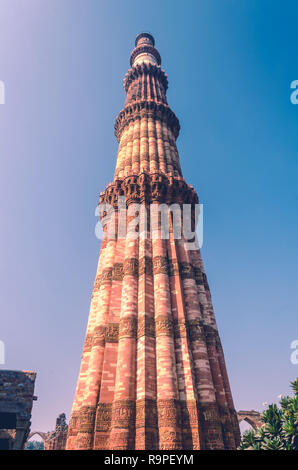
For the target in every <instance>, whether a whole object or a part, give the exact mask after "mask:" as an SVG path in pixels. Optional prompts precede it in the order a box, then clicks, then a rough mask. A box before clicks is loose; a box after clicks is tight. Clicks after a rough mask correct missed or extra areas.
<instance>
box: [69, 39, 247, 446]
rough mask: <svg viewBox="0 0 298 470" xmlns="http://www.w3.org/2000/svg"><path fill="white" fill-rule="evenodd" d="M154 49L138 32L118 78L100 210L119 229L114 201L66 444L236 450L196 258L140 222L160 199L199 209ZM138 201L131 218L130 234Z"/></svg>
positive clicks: (220, 353) (235, 430)
mask: <svg viewBox="0 0 298 470" xmlns="http://www.w3.org/2000/svg"><path fill="white" fill-rule="evenodd" d="M154 45H155V44H154V39H153V37H152V36H151V35H150V34H148V33H141V34H139V35H138V36H137V38H136V47H135V49H134V50H133V52H132V54H131V58H130V63H131V67H132V68H131V69H130V70H129V71H128V73H127V74H126V76H125V79H124V88H125V91H126V101H125V106H124V109H123V110H122V111H120V113H119V115H118V117H117V119H116V124H115V134H116V137H117V139H118V141H119V151H118V156H117V164H116V170H115V176H114V181H113V182H112V183H111V184H109V185H108V186H107V188H106V190H105V192H103V193H101V195H100V204H104V203H106V204H109V205H110V206H112V207H114V208H115V211H116V212H115V213H116V217H115V219H116V227H118V225H117V224H118V223H120V215H121V213H120V211H119V210H118V202H119V197H120V196H123V197H125V198H126V209H127V213H128V215H127V233H126V237H124V238H123V237H118V236H116V237H112V236H109V235H108V236H106V237H105V238H104V240H103V241H102V244H101V251H100V257H99V264H98V269H97V275H96V279H95V284H94V290H93V294H92V299H91V306H90V314H89V321H88V326H87V333H86V339H85V345H84V349H83V355H82V362H81V369H80V374H79V379H78V383H77V388H76V393H75V398H74V403H73V409H72V414H71V420H70V425H69V432H68V440H67V448H68V449H114V450H116V449H124V450H125V449H235V448H236V446H238V444H239V437H240V433H239V426H238V420H237V415H236V412H235V409H234V404H233V399H232V394H231V390H230V386H229V381H228V376H227V372H226V367H225V360H224V355H223V351H222V347H221V343H220V339H219V335H218V330H217V326H216V321H215V316H214V312H213V308H212V302H211V296H210V291H209V287H208V282H207V278H206V274H205V270H204V266H203V262H202V259H201V255H200V251H199V249H196V250H189V249H188V246H187V242H188V240H187V239H186V238H185V237H184V236H183V235H182V237H181V238H180V239H177V238H176V237H174V230H173V219H172V217H169V225H170V227H169V228H170V230H169V237H168V238H165V239H164V238H163V237H162V236H161V225H160V223H157V225H156V226H155V227H153V225H152V224H151V219H148V211H149V209H150V210H152V211H153V210H158V209H159V208H160V205H161V204H177V205H178V206H179V207H181V206H182V205H183V204H191V205H192V206H193V205H194V204H196V203H198V198H197V195H196V192H195V191H194V189H193V188H192V187H191V186H189V185H187V184H186V182H185V180H184V178H183V177H182V172H181V168H180V162H179V155H178V151H177V147H176V139H177V137H178V134H179V128H180V126H179V121H178V119H177V117H176V116H175V114H174V113H173V111H172V110H171V109H170V107H169V106H168V104H167V99H166V91H167V87H168V81H167V76H166V74H165V73H164V71H163V70H161V68H160V63H161V59H160V55H159V53H158V51H157V50H156V49H155V47H154ZM136 203H137V204H139V205H140V206H139V207H140V210H139V212H140V217H139V223H138V225H137V227H135V226H133V227H131V226H130V224H129V222H130V220H131V218H132V217H130V214H132V212H130V210H131V209H132V208H133V205H134V204H136ZM145 210H146V212H145ZM147 210H148V211H147ZM143 211H144V212H143ZM150 224H151V225H150ZM132 232H137V233H138V237H133V236H130V235H131V234H132ZM153 232H154V235H155V236H152V233H153Z"/></svg>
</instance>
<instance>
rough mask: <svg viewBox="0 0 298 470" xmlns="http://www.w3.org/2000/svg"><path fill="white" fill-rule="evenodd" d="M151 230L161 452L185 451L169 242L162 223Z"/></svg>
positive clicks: (152, 207)
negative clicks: (182, 434) (162, 228)
mask: <svg viewBox="0 0 298 470" xmlns="http://www.w3.org/2000/svg"><path fill="white" fill-rule="evenodd" d="M151 210H153V211H154V210H156V211H158V204H153V205H152V206H151ZM156 220H157V219H156ZM151 230H152V256H153V275H154V311H155V334H156V369H157V397H158V400H157V411H158V429H159V449H181V447H182V436H181V407H180V402H179V394H178V382H177V370H176V360H175V345H174V335H173V319H172V311H171V295H170V285H169V275H168V271H167V269H166V266H165V264H164V262H163V260H164V259H165V257H166V256H167V242H166V240H163V239H162V237H161V229H160V223H159V221H158V223H157V225H155V227H151Z"/></svg>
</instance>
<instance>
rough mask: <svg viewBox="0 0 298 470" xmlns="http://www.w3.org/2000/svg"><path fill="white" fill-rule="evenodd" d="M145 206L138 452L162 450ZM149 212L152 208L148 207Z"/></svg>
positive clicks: (141, 246) (141, 252)
mask: <svg viewBox="0 0 298 470" xmlns="http://www.w3.org/2000/svg"><path fill="white" fill-rule="evenodd" d="M145 207H146V206H145V205H142V208H141V214H140V240H139V284H138V340H137V386H136V389H137V391H136V445H135V448H136V449H138V450H142V449H157V448H158V427H157V402H156V400H157V390H156V344H155V343H156V340H155V322H154V289H153V272H152V245H151V238H150V234H149V230H150V225H149V221H148V213H149V212H147V213H145V210H144V209H145ZM146 209H147V210H148V207H146Z"/></svg>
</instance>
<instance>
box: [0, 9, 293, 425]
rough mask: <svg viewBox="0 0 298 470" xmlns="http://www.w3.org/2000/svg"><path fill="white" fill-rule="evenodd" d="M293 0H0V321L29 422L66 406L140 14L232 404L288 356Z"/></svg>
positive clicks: (284, 375) (273, 389) (288, 371)
mask: <svg viewBox="0 0 298 470" xmlns="http://www.w3.org/2000/svg"><path fill="white" fill-rule="evenodd" d="M297 18H298V3H297V1H290V0H286V1H285V0H283V1H279V0H275V1H274V2H272V1H270V0H255V1H253V0H245V1H244V0H200V1H199V0H195V1H190V0H186V1H184V2H182V1H179V2H178V1H173V0H172V1H168V0H159V1H157V0H150V1H148V2H146V3H144V2H143V3H142V2H140V1H132V0H126V1H125V2H122V1H111V0H109V1H107V0H106V1H100V0H39V1H38V0H1V2H0V79H1V80H3V81H4V82H5V85H6V104H5V105H1V106H0V148H1V153H0V158H1V167H0V168H1V171H0V181H1V183H0V191H1V198H0V204H1V220H2V227H1V232H0V246H1V266H0V288H1V295H0V302H1V304H0V312H1V324H0V339H1V340H3V341H5V344H6V364H5V366H4V368H7V369H31V370H36V371H37V381H36V394H37V395H38V401H37V402H35V403H34V408H33V424H32V429H33V430H40V431H48V430H50V429H53V428H54V425H55V419H56V416H57V415H58V414H59V413H61V412H66V414H67V418H69V414H70V410H71V405H72V400H73V394H74V389H75V384H76V380H77V374H78V370H79V366H80V356H81V349H82V344H83V340H84V334H85V328H86V323H87V318H88V309H89V302H90V296H91V291H92V286H93V281H94V276H95V270H96V265H97V260H98V252H99V242H98V240H97V239H96V237H95V235H94V227H95V224H96V218H95V216H94V211H95V207H96V204H97V201H98V194H99V192H100V191H102V190H103V189H104V188H105V186H106V184H107V183H108V182H110V181H111V180H112V177H113V171H114V166H115V158H116V152H117V142H116V139H115V137H114V134H113V125H114V119H115V117H116V115H117V114H118V112H119V110H120V109H121V108H122V106H123V104H124V89H123V86H122V79H123V77H124V75H125V73H126V72H127V69H128V68H129V54H130V52H131V50H132V49H133V46H134V39H135V36H136V34H137V33H138V32H140V31H142V30H148V31H150V32H151V33H153V35H154V36H155V39H156V46H157V48H158V49H159V51H160V53H161V56H162V66H163V67H164V68H165V70H166V72H167V73H168V77H169V91H168V101H169V104H170V106H171V107H172V109H173V110H174V111H175V113H176V114H177V116H178V117H179V119H180V123H181V127H182V130H181V134H180V137H179V139H178V149H179V152H180V158H181V163H182V168H183V172H184V176H185V178H186V180H187V181H188V182H189V183H192V184H193V185H194V186H195V188H196V189H197V190H198V193H199V196H200V201H201V202H202V203H204V246H203V250H202V251H203V256H204V261H205V265H206V270H207V275H208V278H209V283H210V286H211V290H212V296H213V301H214V306H215V312H216V316H217V321H218V325H219V329H220V334H221V338H222V342H223V346H224V351H225V356H226V361H227V366H228V372H229V377H230V381H231V386H232V391H233V395H234V400H235V405H236V408H237V409H252V408H254V409H258V410H261V409H262V402H264V401H267V402H271V401H276V400H277V395H278V394H280V393H283V394H285V393H288V392H289V387H288V383H289V380H290V379H294V378H295V377H296V376H297V375H298V374H297V371H298V366H297V365H293V364H291V362H290V354H291V350H290V343H291V341H293V340H295V339H298V325H297V323H298V322H297V305H298V288H297V287H298V264H297V259H298V247H297V240H298V217H297V206H298V187H297V180H298V158H297V142H298V106H294V105H293V104H291V102H290V83H291V81H292V80H295V79H298V60H297V43H298V32H297V31H298V29H297Z"/></svg>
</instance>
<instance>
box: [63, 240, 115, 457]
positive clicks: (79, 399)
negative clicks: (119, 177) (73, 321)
mask: <svg viewBox="0 0 298 470" xmlns="http://www.w3.org/2000/svg"><path fill="white" fill-rule="evenodd" d="M105 249H106V243H104V242H103V243H102V244H101V248H100V255H99V260H98V266H97V272H96V277H95V282H94V289H93V294H92V298H91V305H90V313H89V319H88V325H87V329H86V335H85V344H84V348H83V352H82V359H81V367H80V372H79V377H78V382H77V386H76V391H75V397H74V402H73V406H72V412H71V419H70V424H69V432H68V441H67V449H70V450H71V449H75V448H76V440H77V434H78V424H79V419H80V409H81V406H82V403H83V397H84V391H85V384H86V380H87V373H88V363H89V357H90V352H91V348H92V342H93V331H94V327H95V320H96V314H97V305H98V286H99V279H100V277H101V273H102V270H103V267H104V251H105Z"/></svg>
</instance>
